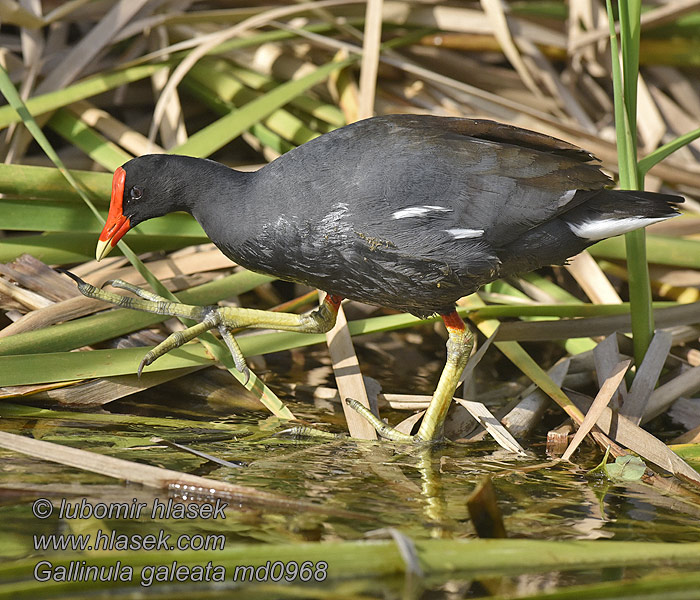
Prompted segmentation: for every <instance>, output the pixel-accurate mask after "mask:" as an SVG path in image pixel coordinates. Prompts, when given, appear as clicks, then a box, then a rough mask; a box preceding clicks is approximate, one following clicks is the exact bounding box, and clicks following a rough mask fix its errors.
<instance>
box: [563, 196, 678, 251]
mask: <svg viewBox="0 0 700 600" xmlns="http://www.w3.org/2000/svg"><path fill="white" fill-rule="evenodd" d="M576 200H578V202H576ZM682 202H683V198H682V197H681V196H674V195H671V194H659V193H656V192H644V191H638V190H607V189H605V190H591V191H583V190H581V191H578V192H576V198H575V200H574V202H573V203H576V204H577V206H576V208H574V209H572V210H571V211H569V212H567V213H565V214H563V215H561V218H562V219H563V220H564V221H565V222H566V224H567V225H568V226H569V228H570V229H571V231H572V232H573V233H574V234H575V235H577V236H578V237H580V238H583V239H587V240H602V239H605V238H608V237H612V236H614V235H620V234H622V233H628V232H630V231H634V230H635V229H639V228H640V227H645V226H647V225H651V224H652V223H657V222H658V221H664V220H666V219H670V218H671V217H675V216H677V215H679V214H680V213H679V212H678V208H677V207H678V205H679V204H681V203H682ZM573 203H572V204H573Z"/></svg>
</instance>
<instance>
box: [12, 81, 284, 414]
mask: <svg viewBox="0 0 700 600" xmlns="http://www.w3.org/2000/svg"><path fill="white" fill-rule="evenodd" d="M0 92H2V94H3V95H4V96H5V98H7V101H8V102H9V103H10V105H11V106H12V107H13V108H14V110H16V111H17V114H19V115H20V117H21V118H22V121H23V122H24V124H25V126H26V127H27V129H28V130H29V132H30V133H31V134H32V136H33V137H34V139H35V140H36V141H37V143H38V144H39V145H40V146H41V148H42V150H44V152H46V154H47V156H48V157H49V158H50V159H51V161H52V162H53V163H54V164H55V165H56V166H57V167H58V169H59V170H60V171H61V174H62V175H63V176H64V177H65V178H66V179H67V180H68V182H69V183H70V184H71V185H72V186H73V187H74V188H75V190H76V191H77V192H78V194H79V195H80V197H81V198H82V199H83V201H84V202H85V204H86V205H87V206H88V207H89V208H90V210H91V211H92V213H93V214H94V215H95V217H96V218H97V219H98V221H100V222H101V223H102V222H103V219H102V216H101V215H100V213H99V211H98V210H97V209H96V208H95V206H94V204H93V203H92V202H91V201H90V199H89V198H88V196H87V194H86V193H85V192H84V191H83V190H82V189H81V188H80V187H79V186H78V183H77V182H76V180H75V179H74V178H73V176H72V175H71V174H70V172H69V171H68V170H67V169H66V168H65V166H64V165H63V162H62V161H61V159H60V158H59V157H58V155H57V154H56V152H55V151H54V149H53V148H52V147H51V144H50V143H49V141H48V140H47V139H46V136H45V135H44V133H43V131H41V128H40V127H39V126H38V125H37V123H36V121H35V120H34V117H32V115H31V114H30V113H29V111H28V110H27V107H26V106H25V105H24V102H22V99H21V98H20V97H19V94H18V93H17V90H16V89H15V86H14V85H13V84H12V81H11V80H10V78H9V76H8V74H7V72H6V71H5V70H4V69H2V68H0ZM118 246H119V249H120V250H121V251H122V253H123V254H124V256H126V257H127V258H128V259H129V262H130V263H131V264H132V265H133V266H134V268H135V269H136V270H137V271H138V272H139V273H140V274H141V276H142V277H143V278H144V279H145V280H146V281H147V282H148V283H149V284H150V285H151V287H152V288H153V290H154V291H155V292H156V293H158V294H160V295H161V296H164V297H165V298H168V299H170V300H174V301H176V300H177V298H176V297H175V296H174V295H173V294H172V293H170V291H169V290H167V289H166V288H165V287H164V286H163V285H162V284H161V283H160V281H158V279H156V278H155V277H154V276H153V274H152V273H151V272H150V271H149V270H148V269H147V268H146V266H145V265H144V264H143V263H142V262H141V260H139V258H138V257H137V256H136V254H135V253H134V252H133V251H132V250H131V249H130V248H129V246H127V244H126V243H125V242H124V241H123V240H122V241H120V242H119V245H118ZM182 321H183V322H184V323H185V324H186V325H191V324H192V323H188V322H187V320H186V319H182ZM199 342H200V343H201V344H203V345H204V346H205V348H206V349H207V351H208V352H209V353H210V354H211V355H213V356H214V357H215V358H216V359H217V360H218V361H219V362H221V364H223V365H224V366H225V367H226V368H227V369H228V371H229V372H230V373H231V374H232V375H233V376H234V377H235V378H236V379H237V380H238V381H239V382H241V383H243V381H244V376H243V375H242V374H241V373H240V372H239V371H238V370H237V369H236V367H235V366H234V364H233V358H232V357H231V355H230V353H229V352H228V349H227V348H226V347H225V345H224V344H223V342H220V341H219V340H217V339H216V338H215V337H214V336H213V335H212V334H211V333H206V334H204V335H202V336H200V337H199ZM245 387H246V388H247V389H249V390H254V391H255V392H256V393H257V394H258V398H259V399H260V401H261V402H262V403H263V404H264V405H265V406H267V407H268V408H269V409H270V410H271V411H272V413H273V414H275V415H277V416H279V417H282V418H287V419H289V418H293V415H292V413H291V412H290V411H289V409H287V407H286V406H284V405H283V404H282V402H280V400H279V399H278V398H277V396H275V395H274V394H273V393H272V391H271V390H270V389H269V388H268V387H267V386H266V385H265V384H264V383H262V382H261V381H260V380H259V379H258V378H257V376H256V375H255V374H254V373H251V375H250V378H249V379H248V381H247V383H246V384H245Z"/></svg>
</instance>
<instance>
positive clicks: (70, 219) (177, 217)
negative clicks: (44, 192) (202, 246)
mask: <svg viewBox="0 0 700 600" xmlns="http://www.w3.org/2000/svg"><path fill="white" fill-rule="evenodd" d="M99 213H100V214H101V215H102V217H103V218H106V217H107V210H106V209H99ZM0 223H2V227H3V229H6V230H15V231H66V232H68V231H72V232H75V233H92V234H93V237H94V235H96V234H98V233H100V231H101V230H102V226H101V225H100V224H99V223H98V222H97V221H96V219H95V217H94V216H93V215H92V213H91V212H90V211H89V210H88V209H87V208H86V206H85V205H84V204H83V203H82V202H63V201H53V200H47V199H43V198H42V199H36V200H27V199H24V198H13V197H6V198H2V199H1V200H0ZM144 235H149V236H161V237H173V238H179V237H185V238H193V239H192V240H190V243H197V244H199V243H202V240H204V241H206V240H207V239H208V238H207V236H206V234H205V233H204V231H203V230H202V227H201V225H200V224H199V223H197V221H195V220H194V219H193V218H192V217H190V216H189V215H186V214H184V213H172V214H169V215H166V216H165V217H163V218H161V219H153V220H151V221H146V222H145V223H141V224H139V225H138V226H136V227H135V228H134V229H133V230H131V231H130V232H129V240H130V241H131V242H132V244H133V243H134V242H135V241H136V240H137V238H138V237H139V236H144ZM3 241H5V240H2V239H0V244H1V243H2V242H3ZM93 242H94V239H93ZM93 245H94V243H93ZM93 250H94V249H93Z"/></svg>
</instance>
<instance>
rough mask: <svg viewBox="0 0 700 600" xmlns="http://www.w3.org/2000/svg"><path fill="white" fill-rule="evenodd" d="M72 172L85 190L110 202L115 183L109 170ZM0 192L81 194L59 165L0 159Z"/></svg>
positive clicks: (54, 195) (54, 196) (44, 195)
mask: <svg viewBox="0 0 700 600" xmlns="http://www.w3.org/2000/svg"><path fill="white" fill-rule="evenodd" d="M69 172H70V174H71V177H72V178H73V179H74V180H76V181H77V182H78V184H79V185H80V187H81V188H82V189H84V190H86V191H87V192H88V193H89V194H90V196H91V197H93V198H94V199H95V201H96V202H97V203H98V204H100V203H101V204H102V205H103V206H107V204H108V203H109V192H110V189H111V184H112V175H111V174H110V173H93V172H92V171H78V170H71V171H69ZM0 194H9V195H14V196H23V197H27V198H51V199H54V200H75V199H76V198H80V196H79V195H78V193H77V192H76V190H75V188H74V187H73V186H72V185H71V184H70V183H69V182H68V180H67V179H66V178H65V177H63V175H61V172H60V171H59V170H58V169H53V168H50V167H31V166H28V165H7V164H2V163H0Z"/></svg>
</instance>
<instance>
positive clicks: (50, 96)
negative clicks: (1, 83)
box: [0, 63, 169, 129]
mask: <svg viewBox="0 0 700 600" xmlns="http://www.w3.org/2000/svg"><path fill="white" fill-rule="evenodd" d="M168 66H169V63H158V64H148V65H139V66H135V67H129V68H128V69H123V70H121V71H116V72H114V73H107V74H100V75H95V76H94V77H90V78H88V79H84V80H83V81H79V82H78V83H74V84H73V85H70V86H68V87H67V88H64V89H61V90H56V91H55V92H49V93H47V94H42V95H41V96H35V97H34V98H29V99H28V100H27V102H26V106H27V110H28V111H29V114H30V115H33V116H38V115H42V114H44V113H47V112H50V111H52V110H56V109H57V108H61V107H63V106H67V105H69V104H72V103H73V102H77V101H78V100H84V99H85V98H91V97H92V96H97V95H98V94H102V93H103V92H107V91H109V90H111V89H114V88H116V87H119V86H121V85H126V84H127V83H132V82H134V81H139V80H141V79H145V78H146V77H150V76H151V75H153V74H154V73H156V72H158V71H159V70H161V69H163V68H167V67H168ZM0 92H2V93H3V94H4V93H5V91H4V89H3V88H2V87H0ZM20 121H22V118H21V117H20V115H19V113H18V112H17V111H16V110H15V109H14V108H13V107H12V106H3V107H0V129H2V128H4V127H7V126H8V125H11V124H12V123H19V122H20Z"/></svg>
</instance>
